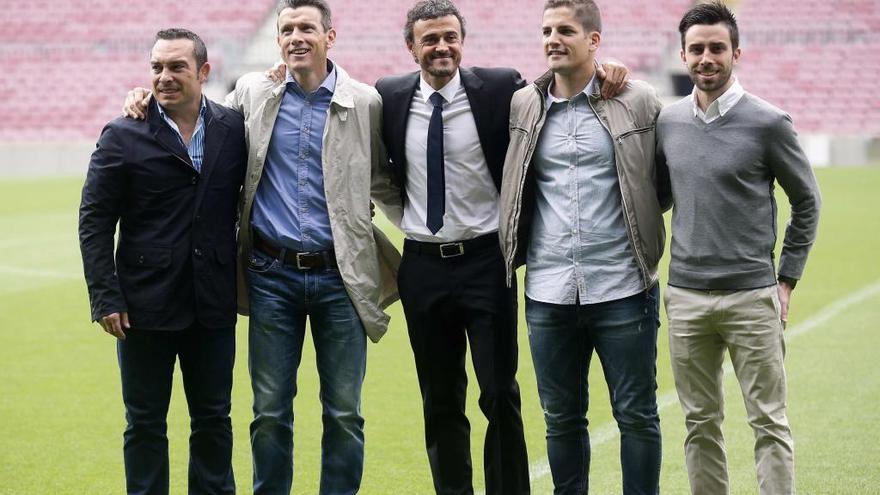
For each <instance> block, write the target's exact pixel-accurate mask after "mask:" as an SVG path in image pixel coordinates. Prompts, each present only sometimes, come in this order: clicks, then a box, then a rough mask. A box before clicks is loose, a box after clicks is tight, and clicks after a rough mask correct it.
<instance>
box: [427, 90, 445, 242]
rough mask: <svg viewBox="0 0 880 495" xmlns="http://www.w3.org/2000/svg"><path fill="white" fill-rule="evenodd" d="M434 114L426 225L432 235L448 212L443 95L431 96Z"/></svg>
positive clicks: (429, 154)
mask: <svg viewBox="0 0 880 495" xmlns="http://www.w3.org/2000/svg"><path fill="white" fill-rule="evenodd" d="M430 100H431V103H432V104H433V105H434V112H433V113H431V123H430V124H428V219H427V221H426V222H425V225H427V226H428V230H430V231H431V233H432V234H436V233H437V231H438V230H440V229H441V228H442V227H443V214H444V213H445V212H446V178H445V173H444V171H443V168H444V167H443V101H444V100H443V95H441V94H440V93H436V92H435V93H434V94H432V95H431V98H430Z"/></svg>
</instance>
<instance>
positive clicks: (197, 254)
mask: <svg viewBox="0 0 880 495" xmlns="http://www.w3.org/2000/svg"><path fill="white" fill-rule="evenodd" d="M193 254H194V255H195V257H196V258H201V257H202V250H201V249H199V248H195V249H193Z"/></svg>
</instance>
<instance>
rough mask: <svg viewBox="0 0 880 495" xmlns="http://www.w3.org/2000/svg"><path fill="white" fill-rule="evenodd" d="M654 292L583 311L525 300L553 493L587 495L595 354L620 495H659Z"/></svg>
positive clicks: (655, 295) (655, 301)
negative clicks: (607, 404) (615, 437)
mask: <svg viewBox="0 0 880 495" xmlns="http://www.w3.org/2000/svg"><path fill="white" fill-rule="evenodd" d="M657 293H658V289H657V287H656V286H655V287H653V288H651V289H649V290H647V291H646V292H641V293H639V294H636V295H634V296H630V297H626V298H623V299H618V300H615V301H609V302H604V303H598V304H585V305H557V304H547V303H542V302H537V301H534V300H531V299H529V298H526V321H527V322H528V325H529V344H530V347H531V350H532V360H533V362H534V364H535V375H536V376H537V380H538V395H539V397H540V399H541V405H542V407H543V409H544V420H545V422H546V424H547V456H548V458H549V462H550V472H551V474H552V475H553V485H554V487H555V489H554V493H555V494H585V493H588V492H589V471H590V437H589V433H588V431H587V419H586V414H587V409H588V405H589V383H588V381H587V373H588V371H589V369H590V359H591V358H592V355H593V351H594V350H595V351H596V354H597V355H598V356H599V360H600V362H601V364H602V370H603V371H604V373H605V381H606V382H607V384H608V391H609V396H610V397H611V409H612V412H613V414H614V419H615V420H616V421H617V426H618V428H619V429H620V460H621V464H622V469H623V493H624V494H627V495H629V494H652V495H653V494H656V493H658V491H659V489H658V486H659V478H660V455H661V454H660V452H661V448H660V418H659V416H658V415H657V397H656V389H657V379H656V377H657V368H656V358H657V327H658V326H659V313H658V311H659V306H658V301H657Z"/></svg>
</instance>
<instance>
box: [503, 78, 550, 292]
mask: <svg viewBox="0 0 880 495" xmlns="http://www.w3.org/2000/svg"><path fill="white" fill-rule="evenodd" d="M535 91H538V95H539V96H540V94H541V92H540V90H538V88H537V87H536V86H535ZM539 101H540V102H541V117H540V118H538V121H537V122H535V124H534V125H533V126H532V129H531V132H530V133H529V135H528V137H529V144H528V148H526V156H525V160H524V162H523V164H522V165H521V168H522V170H523V173H522V176H521V177H520V179H519V187H518V188H517V191H516V198H515V201H514V204H515V205H516V208H515V209H514V211H513V228H512V229H511V233H512V235H513V249H511V251H510V252H511V254H510V257H509V258H508V259H507V260H506V262H507V266H508V270H507V284H508V285H510V283H511V281H512V280H513V277H514V275H515V272H516V267H515V266H514V264H515V263H514V259H515V258H516V251H517V249H519V218H520V212H521V211H522V194H523V189H524V188H525V183H526V176H527V175H528V171H529V163H530V162H531V161H532V155H533V154H534V152H535V146H536V144H537V139H536V138H535V135H536V134H537V133H536V132H535V129H537V128H538V126H539V125H542V124H543V122H544V118H545V117H546V112H545V111H544V103H543V100H539Z"/></svg>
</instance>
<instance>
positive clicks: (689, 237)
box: [657, 93, 821, 289]
mask: <svg viewBox="0 0 880 495" xmlns="http://www.w3.org/2000/svg"><path fill="white" fill-rule="evenodd" d="M692 101H693V100H692V99H691V97H686V98H684V99H683V100H681V101H678V102H676V103H674V104H672V105H670V106H668V107H666V108H664V109H663V111H662V112H661V113H660V116H659V118H658V120H657V140H658V143H657V160H658V171H659V172H658V173H661V174H663V173H665V170H666V169H667V168H668V173H669V177H668V179H669V183H670V184H671V187H672V200H673V202H674V209H673V212H672V250H671V251H672V260H671V262H670V266H669V284H670V285H674V286H676V287H686V288H692V289H751V288H757V287H766V286H768V285H773V284H774V283H776V278H777V277H776V273H775V268H774V253H773V249H774V247H775V244H776V232H777V226H776V200H775V198H774V196H773V188H774V181H776V182H778V183H779V185H780V186H782V189H783V190H784V191H785V193H786V195H787V196H788V201H789V203H790V204H791V220H790V221H789V223H788V226H787V228H786V229H785V238H784V240H783V247H782V254H781V257H780V261H779V276H781V277H787V278H790V279H794V280H797V279H800V278H801V274H802V273H803V271H804V265H805V264H806V261H807V254H808V253H809V250H810V247H811V246H812V244H813V241H814V240H815V238H816V227H817V224H818V222H819V206H820V203H821V199H820V197H819V187H818V185H817V184H816V178H815V176H814V175H813V171H812V169H811V168H810V164H809V163H808V162H807V158H806V156H805V155H804V153H803V151H802V150H801V147H800V145H799V144H798V141H797V134H796V133H795V131H794V128H793V127H792V123H791V118H790V117H789V116H788V115H787V114H785V113H784V112H783V111H782V110H780V109H778V108H776V107H774V106H773V105H771V104H769V103H767V102H766V101H764V100H762V99H760V98H758V97H757V96H754V95H751V94H749V93H746V94H745V95H743V97H742V98H741V99H740V100H739V102H737V103H736V105H734V106H733V108H731V109H730V110H729V111H728V112H727V113H726V114H725V115H724V116H722V117H720V118H718V119H717V120H715V121H713V122H711V123H709V124H706V123H704V122H703V121H701V120H700V119H699V118H697V117H695V116H694V113H693V102H692ZM664 164H665V167H664ZM660 180H661V182H662V181H663V180H664V177H662V176H661V177H660Z"/></svg>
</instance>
